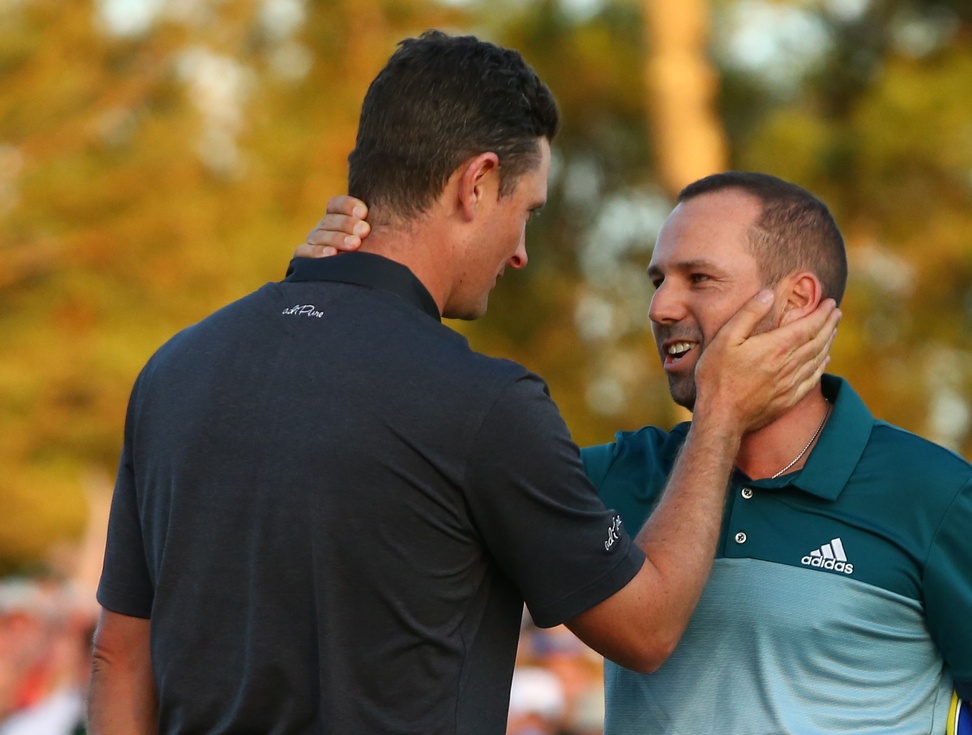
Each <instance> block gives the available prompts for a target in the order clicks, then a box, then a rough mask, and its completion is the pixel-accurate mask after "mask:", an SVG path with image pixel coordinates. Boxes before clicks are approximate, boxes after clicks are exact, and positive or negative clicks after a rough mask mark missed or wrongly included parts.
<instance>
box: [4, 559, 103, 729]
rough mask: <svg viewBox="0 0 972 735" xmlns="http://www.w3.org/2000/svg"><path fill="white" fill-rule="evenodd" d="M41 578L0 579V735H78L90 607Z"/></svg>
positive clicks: (68, 588) (69, 589)
mask: <svg viewBox="0 0 972 735" xmlns="http://www.w3.org/2000/svg"><path fill="white" fill-rule="evenodd" d="M88 597H89V595H87V594H84V595H82V594H79V593H78V592H77V590H76V588H75V587H74V586H73V585H72V584H70V583H67V582H63V581H60V580H57V579H50V578H46V577H12V578H9V577H8V578H4V579H0V735H76V734H80V733H83V732H84V720H83V710H84V690H85V687H86V686H87V680H88V671H89V665H90V664H89V661H90V658H89V656H90V644H91V635H92V633H93V631H94V625H95V620H96V617H95V615H96V613H95V608H94V607H93V600H90V599H86V598H88Z"/></svg>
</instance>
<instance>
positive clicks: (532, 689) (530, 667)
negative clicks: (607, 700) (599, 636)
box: [506, 614, 604, 735]
mask: <svg viewBox="0 0 972 735" xmlns="http://www.w3.org/2000/svg"><path fill="white" fill-rule="evenodd" d="M602 674H603V663H602V659H601V656H600V655H598V654H597V653H594V651H592V650H591V649H590V648H588V647H587V646H585V645H584V644H583V643H581V642H580V640H578V639H577V638H576V637H575V636H574V634H573V633H571V632H570V631H569V630H567V628H565V627H564V626H562V625H561V626H557V627H556V628H549V629H541V628H537V627H536V626H535V625H534V624H533V622H532V621H531V620H530V617H529V615H528V614H524V620H523V626H522V629H521V632H520V646H519V648H518V649H517V661H516V670H515V671H514V673H513V684H512V689H511V690H510V718H509V724H508V726H507V731H506V732H507V735H601V733H602V732H603V723H604V687H603V682H602Z"/></svg>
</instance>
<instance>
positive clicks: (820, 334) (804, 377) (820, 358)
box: [790, 300, 842, 394]
mask: <svg viewBox="0 0 972 735" xmlns="http://www.w3.org/2000/svg"><path fill="white" fill-rule="evenodd" d="M828 301H829V300H828ZM841 316H842V314H841V311H840V309H838V308H836V304H835V303H834V302H833V301H830V303H829V304H822V305H821V306H820V307H818V308H817V310H816V311H815V312H813V313H812V314H810V315H808V316H806V317H804V319H803V320H800V321H804V320H806V324H804V325H803V326H804V327H807V329H808V330H809V334H810V338H809V340H807V341H806V342H804V343H803V344H802V345H798V346H797V347H796V349H794V350H793V352H792V353H791V354H790V359H791V363H792V364H794V365H795V366H796V372H795V374H794V376H793V379H794V381H795V382H796V383H797V389H796V390H797V392H798V393H801V394H803V393H805V392H806V391H807V390H809V387H812V386H813V385H815V384H816V382H817V381H818V380H819V379H820V376H821V375H823V373H824V370H825V369H826V367H827V364H828V363H829V362H830V348H831V346H833V343H834V338H835V337H836V335H837V324H838V323H839V322H840V318H841ZM821 319H823V321H821ZM794 324H797V323H794ZM818 324H819V327H816V325H818ZM796 333H797V334H801V331H800V330H799V329H798V330H797V332H796ZM807 333H808V332H807V331H803V332H802V335H803V336H806V335H807ZM808 385H809V387H806V386H808Z"/></svg>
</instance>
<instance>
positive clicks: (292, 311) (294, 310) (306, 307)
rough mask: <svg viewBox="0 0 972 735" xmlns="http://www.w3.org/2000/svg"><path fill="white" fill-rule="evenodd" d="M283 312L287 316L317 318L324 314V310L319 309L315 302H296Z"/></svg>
mask: <svg viewBox="0 0 972 735" xmlns="http://www.w3.org/2000/svg"><path fill="white" fill-rule="evenodd" d="M281 313H282V314H284V315H285V316H312V317H316V318H317V319H320V318H321V317H322V316H324V312H323V311H318V309H317V307H316V306H314V305H313V304H294V305H293V306H291V307H290V308H289V309H284V310H283V312H281Z"/></svg>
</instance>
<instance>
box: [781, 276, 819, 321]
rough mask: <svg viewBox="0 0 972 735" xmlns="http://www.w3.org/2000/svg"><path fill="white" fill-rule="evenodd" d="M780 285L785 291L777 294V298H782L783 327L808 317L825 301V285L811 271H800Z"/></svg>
mask: <svg viewBox="0 0 972 735" xmlns="http://www.w3.org/2000/svg"><path fill="white" fill-rule="evenodd" d="M780 285H782V286H783V289H782V290H781V291H778V292H777V298H780V297H781V296H782V302H783V313H782V315H781V317H780V325H781V326H782V325H784V324H788V323H790V322H791V321H793V320H794V319H799V318H800V317H802V316H806V315H807V314H809V313H810V312H812V311H813V310H814V309H816V308H817V304H819V303H820V302H821V301H822V300H823V284H822V283H820V279H819V278H817V276H816V275H814V274H813V273H811V272H810V271H800V272H799V273H794V274H793V275H790V276H787V277H786V278H784V279H783V281H782V283H781V284H780Z"/></svg>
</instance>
